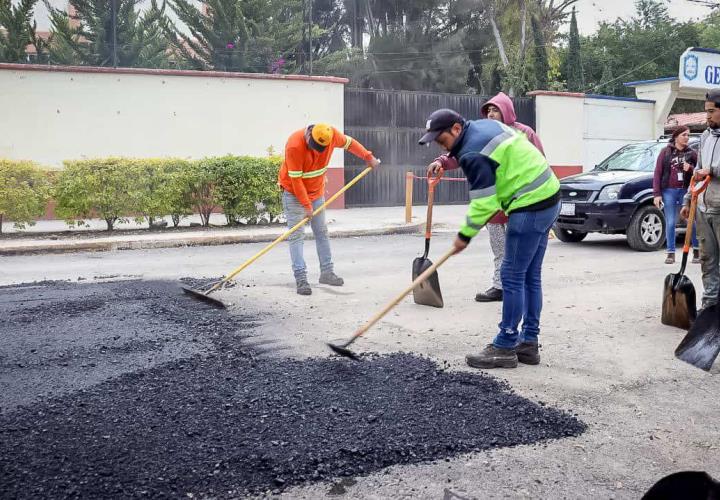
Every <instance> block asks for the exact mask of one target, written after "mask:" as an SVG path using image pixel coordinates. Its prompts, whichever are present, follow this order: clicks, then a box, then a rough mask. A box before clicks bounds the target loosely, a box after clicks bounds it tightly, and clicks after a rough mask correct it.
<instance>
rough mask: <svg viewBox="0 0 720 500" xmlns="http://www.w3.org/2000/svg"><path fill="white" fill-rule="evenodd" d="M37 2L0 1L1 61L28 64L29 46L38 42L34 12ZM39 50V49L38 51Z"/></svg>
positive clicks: (33, 0) (26, 0) (24, 0)
mask: <svg viewBox="0 0 720 500" xmlns="http://www.w3.org/2000/svg"><path fill="white" fill-rule="evenodd" d="M36 3H37V0H21V2H20V3H19V4H17V5H13V4H12V1H11V0H0V61H1V62H11V63H18V62H27V60H28V56H27V46H28V45H31V44H34V43H35V42H36V40H37V38H36V34H35V29H36V24H35V23H34V22H33V12H34V10H35V4H36ZM38 50H39V49H38Z"/></svg>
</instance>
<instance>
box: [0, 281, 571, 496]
mask: <svg viewBox="0 0 720 500" xmlns="http://www.w3.org/2000/svg"><path fill="white" fill-rule="evenodd" d="M0 317H2V318H3V319H2V320H1V321H0V336H2V338H3V339H5V338H7V339H9V343H8V344H7V345H8V346H9V347H8V349H6V350H4V351H5V352H3V353H2V358H1V359H0V389H2V394H1V395H0V405H2V414H1V415H0V484H1V485H2V488H1V489H0V497H3V498H16V497H17V498H31V497H45V498H66V497H77V496H82V497H90V498H98V497H153V498H155V497H165V498H167V497H172V498H177V497H180V496H182V497H187V496H189V494H190V495H192V496H201V497H203V496H212V497H218V498H225V497H237V496H242V495H244V494H259V493H265V492H273V491H274V492H277V491H281V490H283V489H284V488H286V487H288V486H291V485H296V484H301V483H303V482H308V481H319V480H335V479H337V478H343V477H346V478H347V477H351V476H356V475H364V474H368V473H371V472H373V471H378V470H381V469H383V468H385V467H388V466H391V465H396V464H411V463H418V462H424V461H430V460H438V459H443V458H448V457H452V456H455V455H457V454H459V453H464V452H472V451H478V450H484V449H488V448H494V447H505V446H513V445H520V444H531V443H536V442H539V441H544V440H549V439H559V438H564V437H569V436H577V435H579V434H580V433H582V432H583V431H584V429H585V425H584V424H583V423H582V422H580V421H578V420H577V419H576V418H575V417H574V416H572V415H569V414H567V413H564V412H561V411H558V410H555V409H552V408H547V407H545V406H543V405H542V404H536V403H534V402H532V401H529V400H527V399H524V398H522V397H520V396H517V395H515V394H513V393H512V391H511V390H510V389H509V387H507V386H506V385H505V384H504V383H502V382H500V381H498V380H497V379H495V378H492V377H489V376H485V375H482V374H479V373H467V372H450V371H446V370H444V369H442V368H441V367H439V366H438V365H437V364H435V363H434V362H433V361H431V360H428V359H425V358H422V357H418V356H414V355H410V354H394V355H389V356H369V357H366V358H365V360H364V361H363V362H359V363H358V362H352V361H348V360H345V359H331V358H328V359H306V360H294V359H289V358H282V357H279V356H277V355H274V356H258V355H257V353H255V352H253V350H252V348H250V347H247V343H245V344H243V342H242V340H243V339H244V338H245V337H247V336H248V335H250V333H251V330H250V329H251V328H252V321H253V320H254V319H253V318H248V317H236V316H232V315H231V314H229V313H228V312H227V311H223V310H217V309H214V308H210V307H207V306H205V305H204V304H201V303H198V302H197V301H193V300H192V299H189V298H187V297H184V296H183V294H181V293H179V291H178V290H177V288H176V287H175V286H174V285H173V284H172V283H164V282H146V281H143V282H137V281H136V282H115V283H102V284H93V285H77V284H70V283H61V284H45V285H43V286H29V287H11V288H5V289H3V290H1V291H0ZM15 319H17V321H15ZM256 319H263V318H256ZM288 335H292V332H288ZM115 337H117V339H115ZM113 339H114V340H113ZM113 342H114V343H113ZM156 342H159V343H156ZM243 345H245V347H243ZM29 346H36V347H31V348H28V347H29ZM101 346H104V347H105V349H104V351H105V353H101V352H100V351H102V350H103V349H100V347H101ZM188 346H189V347H188ZM192 346H195V347H194V348H193V347H192ZM33 348H34V349H36V352H35V353H31V352H30V350H31V349H33ZM165 351H167V353H166V354H165V357H161V356H159V353H161V352H165ZM138 353H141V359H140V360H139V361H138V359H137V355H138ZM61 354H62V356H60V355H61ZM33 355H35V356H36V357H37V359H35V358H33ZM106 358H109V359H110V361H107V360H106ZM26 359H27V360H28V361H24V360H26ZM59 360H65V361H59ZM90 360H95V361H90ZM112 360H115V361H117V363H115V364H113V363H111V361H112ZM25 363H27V364H25ZM63 363H67V366H63ZM92 363H94V364H95V366H94V367H93V366H90V365H91V364H92ZM18 364H20V365H23V366H22V367H19V366H17V365H18ZM57 365H59V366H57ZM83 365H84V366H83ZM106 365H107V366H115V365H119V367H117V368H116V369H115V370H114V371H113V370H111V369H110V368H107V369H106V368H105V367H106ZM59 370H64V371H59ZM96 372H97V373H96ZM36 373H46V374H51V375H53V374H60V373H62V374H64V377H63V378H61V381H64V382H62V383H59V384H55V385H52V384H46V383H44V382H42V381H41V378H42V377H40V376H37V375H36ZM70 373H73V374H75V378H73V376H71V375H70ZM76 379H77V380H79V382H78V381H77V380H76ZM18 381H19V382H18ZM36 386H37V387H36ZM6 388H10V389H11V390H10V391H9V393H6V391H5V389H6ZM19 388H24V389H25V390H30V394H31V396H32V398H30V397H29V396H28V397H22V396H20V395H19V394H18V390H19ZM8 394H9V395H8Z"/></svg>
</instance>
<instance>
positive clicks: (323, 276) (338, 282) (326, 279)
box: [320, 271, 345, 286]
mask: <svg viewBox="0 0 720 500" xmlns="http://www.w3.org/2000/svg"><path fill="white" fill-rule="evenodd" d="M320 283H321V284H323V285H332V286H343V284H344V283H345V281H343V279H342V278H341V277H340V276H338V275H337V274H335V273H334V272H332V271H327V272H324V273H320Z"/></svg>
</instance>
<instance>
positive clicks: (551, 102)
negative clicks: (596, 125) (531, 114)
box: [535, 95, 584, 166]
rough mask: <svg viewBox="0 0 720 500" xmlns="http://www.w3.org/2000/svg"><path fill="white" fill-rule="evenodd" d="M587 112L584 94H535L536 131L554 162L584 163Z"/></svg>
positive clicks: (547, 154) (552, 162) (553, 163)
mask: <svg viewBox="0 0 720 500" xmlns="http://www.w3.org/2000/svg"><path fill="white" fill-rule="evenodd" d="M583 112H584V109H583V100H582V99H581V98H573V97H566V96H555V95H538V96H537V97H536V98H535V124H536V129H537V130H536V132H537V133H538V135H539V136H540V140H541V141H542V143H543V148H544V149H545V155H546V156H547V159H548V161H549V162H550V165H554V166H576V165H581V164H582V157H583V127H582V123H583Z"/></svg>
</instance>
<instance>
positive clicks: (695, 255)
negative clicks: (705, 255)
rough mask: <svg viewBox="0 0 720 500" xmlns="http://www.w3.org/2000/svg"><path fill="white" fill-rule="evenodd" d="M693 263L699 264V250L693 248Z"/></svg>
mask: <svg viewBox="0 0 720 500" xmlns="http://www.w3.org/2000/svg"><path fill="white" fill-rule="evenodd" d="M692 263H693V264H700V250H698V249H697V248H693V260H692Z"/></svg>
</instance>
